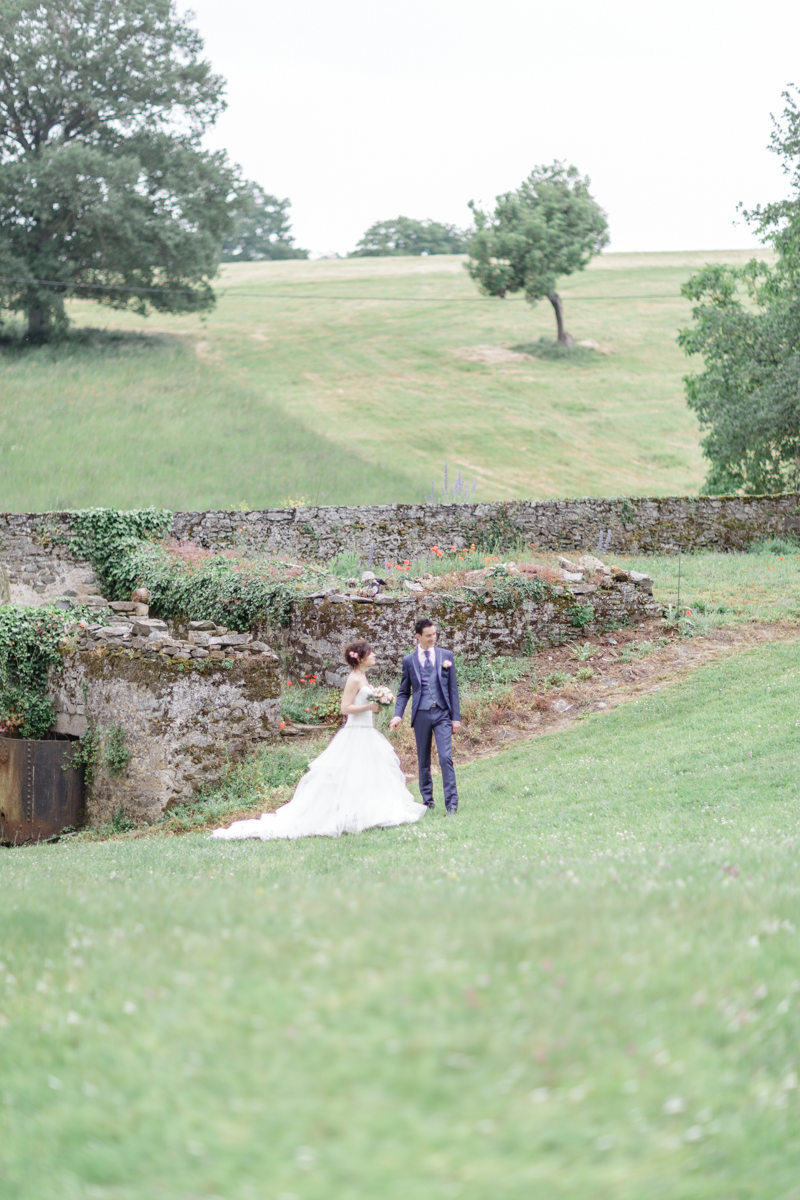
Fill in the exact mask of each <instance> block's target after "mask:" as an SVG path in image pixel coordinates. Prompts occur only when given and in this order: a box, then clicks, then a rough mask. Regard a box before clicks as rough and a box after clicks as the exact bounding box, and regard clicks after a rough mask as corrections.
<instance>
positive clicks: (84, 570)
mask: <svg viewBox="0 0 800 1200" xmlns="http://www.w3.org/2000/svg"><path fill="white" fill-rule="evenodd" d="M172 532H173V534H174V536H175V537H177V538H181V539H191V540H193V541H196V542H198V543H199V544H200V545H202V546H204V547H207V548H209V549H212V550H223V549H229V548H230V547H231V546H236V547H238V548H239V549H241V550H242V551H244V552H252V553H258V554H263V553H269V552H271V551H273V550H275V551H276V552H279V553H281V554H288V555H297V556H298V557H304V558H306V557H312V558H320V559H323V560H326V559H330V558H333V557H334V556H335V555H336V554H338V553H339V552H340V551H341V550H348V549H352V550H356V551H357V552H358V553H360V554H362V555H364V556H366V555H368V554H369V552H370V549H371V550H372V552H373V554H374V555H375V558H376V561H378V562H382V561H383V560H385V559H390V560H394V559H396V558H399V559H401V560H402V559H403V558H412V557H415V556H417V555H420V554H424V553H426V552H428V551H429V550H430V548H431V546H434V545H439V544H441V545H442V546H443V547H449V546H452V545H456V546H459V547H461V546H468V545H470V544H471V543H472V542H475V541H484V542H485V541H487V540H498V541H502V540H506V541H508V542H511V541H513V539H514V538H524V539H525V540H526V541H529V542H530V543H532V544H533V545H535V546H538V547H541V548H543V549H549V550H567V551H570V552H574V551H577V550H594V549H595V548H596V546H597V541H598V537H599V536H600V534H601V533H602V534H603V535H604V550H605V552H606V553H607V554H608V555H612V554H613V553H615V552H616V553H617V554H622V553H631V554H672V553H676V552H677V550H678V548H679V547H680V548H681V549H683V550H684V551H690V550H703V549H707V550H719V551H728V550H743V549H745V548H746V547H747V546H748V545H749V544H750V542H752V541H753V540H755V539H757V538H762V537H769V536H779V535H781V534H785V533H787V532H792V533H800V494H796V493H794V492H791V493H785V494H783V495H777V496H655V497H654V496H639V497H637V496H631V497H618V498H610V499H608V498H594V497H589V498H586V499H578V500H514V501H504V502H498V503H496V504H385V505H364V506H361V507H346V506H337V505H331V506H320V507H310V508H275V509H263V510H257V511H253V512H244V513H242V512H179V513H175V515H174V518H173V523H172ZM72 534H73V529H72V525H71V522H70V514H69V513H65V512H56V513H0V564H2V566H3V567H5V569H6V571H7V573H8V578H9V583H10V587H11V598H12V600H13V601H15V602H17V603H41V601H42V600H44V599H48V598H50V597H52V596H60V595H64V594H67V595H69V594H70V593H75V594H76V595H79V596H80V597H82V598H83V597H85V596H87V595H91V594H93V593H94V592H96V591H97V587H96V581H95V579H94V576H93V573H92V569H91V566H90V565H89V563H87V562H85V561H83V560H81V559H76V558H75V557H73V556H72V555H71V554H70V553H69V550H68V548H67V545H66V543H67V541H68V539H69V538H70V537H71V536H72ZM606 543H607V545H606Z"/></svg>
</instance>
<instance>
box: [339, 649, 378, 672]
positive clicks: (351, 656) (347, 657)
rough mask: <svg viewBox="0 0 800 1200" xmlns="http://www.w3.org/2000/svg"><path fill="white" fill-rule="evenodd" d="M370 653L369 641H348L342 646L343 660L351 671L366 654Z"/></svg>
mask: <svg viewBox="0 0 800 1200" xmlns="http://www.w3.org/2000/svg"><path fill="white" fill-rule="evenodd" d="M371 653H372V646H370V644H369V642H349V643H348V645H346V646H345V648H344V661H345V662H346V663H347V665H348V667H349V668H350V670H351V671H354V670H355V669H356V667H357V666H358V664H359V663H360V662H363V661H364V659H365V658H366V657H367V655H368V654H371Z"/></svg>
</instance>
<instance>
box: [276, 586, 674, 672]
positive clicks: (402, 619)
mask: <svg viewBox="0 0 800 1200" xmlns="http://www.w3.org/2000/svg"><path fill="white" fill-rule="evenodd" d="M641 578H642V582H641V583H640V584H635V583H613V582H610V581H609V582H607V583H604V584H599V585H598V584H594V583H584V584H573V585H571V586H570V587H565V588H557V589H555V591H556V594H554V595H551V596H548V597H547V598H546V599H544V600H542V601H540V602H534V601H525V602H524V603H523V604H521V605H520V606H519V607H515V608H497V607H495V605H494V604H493V603H492V601H491V599H490V598H489V597H488V596H486V597H475V599H458V598H455V597H451V596H447V595H446V594H441V593H439V594H437V593H435V592H431V593H428V594H427V595H425V596H416V595H409V596H407V597H405V596H404V597H403V598H402V599H400V598H397V599H396V598H395V597H390V596H378V597H377V598H376V599H375V600H373V601H372V602H371V603H370V602H364V601H358V600H355V599H353V598H352V597H346V596H342V595H330V596H325V597H320V598H317V599H309V600H303V601H300V602H299V603H297V604H295V606H294V610H293V613H292V619H291V622H290V625H289V627H288V629H287V630H286V631H284V634H283V637H284V639H285V647H286V652H287V658H288V659H289V661H290V662H291V663H293V664H294V669H295V670H298V673H299V672H300V671H302V672H303V673H309V672H318V673H320V674H322V675H323V676H324V678H325V681H326V683H328V684H330V685H331V686H337V685H341V684H342V683H343V682H344V679H345V676H346V674H347V669H346V667H345V665H344V663H343V662H342V650H343V648H344V646H345V645H346V644H347V643H348V642H352V641H356V640H358V639H361V638H363V639H364V640H365V641H368V642H370V643H371V644H372V645H373V646H374V648H375V651H376V655H377V658H378V671H377V674H381V673H382V674H383V677H385V678H387V679H388V678H389V677H392V676H394V675H395V674H396V672H397V671H398V670H399V668H400V664H401V662H402V658H403V655H404V654H407V653H408V652H409V650H410V648H411V647H412V646H413V644H414V623H415V622H416V620H417V619H418V618H419V617H422V616H425V617H430V618H431V620H433V621H435V622H436V623H437V625H438V626H439V638H438V640H439V643H440V644H441V645H442V646H446V647H447V649H448V650H452V651H453V652H454V653H455V654H460V655H463V656H464V657H465V658H467V659H477V658H480V657H482V656H484V655H485V656H487V657H492V656H493V655H521V654H528V653H531V651H532V650H533V649H534V647H535V646H536V644H537V643H551V644H552V643H556V644H558V643H561V642H563V641H567V640H572V639H575V638H578V637H579V636H580V635H581V634H587V633H596V632H599V631H600V630H601V629H607V628H608V627H609V625H611V626H612V627H617V626H616V625H615V623H617V622H618V623H619V624H623V623H624V624H638V623H639V622H641V621H645V620H647V619H648V618H649V617H654V616H658V615H660V613H661V606H660V605H659V604H657V603H655V602H654V600H653V596H652V585H651V582H650V580H649V579H647V577H641ZM589 608H591V614H592V615H591V619H590V620H589V621H588V623H586V624H583V623H580V624H576V622H575V617H576V615H578V616H579V618H580V620H581V622H582V621H583V620H585V618H586V616H588V613H587V609H589Z"/></svg>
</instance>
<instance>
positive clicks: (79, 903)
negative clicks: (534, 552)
mask: <svg viewBox="0 0 800 1200" xmlns="http://www.w3.org/2000/svg"><path fill="white" fill-rule="evenodd" d="M799 681H800V647H798V644H797V643H795V644H783V645H774V646H771V647H766V648H763V649H760V650H758V651H757V652H752V653H747V654H743V655H740V656H739V657H736V658H730V659H728V660H726V661H724V662H719V663H716V664H714V665H713V666H709V667H707V668H704V669H703V670H701V671H699V672H698V673H697V674H696V675H695V676H694V677H693V678H692V679H690V680H689V682H688V683H685V684H683V685H682V686H681V687H680V688H677V687H665V688H664V689H662V690H661V691H659V692H657V693H653V694H652V695H650V696H647V697H645V698H643V699H642V700H641V701H640V702H639V703H634V704H630V705H628V706H626V707H623V708H619V709H617V710H616V711H614V712H613V713H610V714H608V715H602V716H600V715H598V716H594V717H591V718H590V719H588V720H587V721H585V722H584V723H583V724H581V725H579V726H577V727H575V728H573V729H572V730H570V731H567V732H563V733H560V734H556V735H553V736H551V737H548V738H542V739H539V740H538V741H537V742H534V743H528V744H526V745H523V746H520V747H518V748H516V749H514V750H511V751H507V752H506V753H504V754H503V755H502V756H500V757H498V758H495V759H493V760H491V761H486V760H484V761H482V762H479V763H475V764H473V765H472V766H470V767H469V768H466V769H464V770H462V772H461V794H462V804H461V811H460V813H459V816H458V818H457V819H456V820H454V821H445V820H444V818H443V816H442V814H441V807H440V808H439V810H438V811H437V812H436V813H435V814H434V815H433V816H426V818H425V820H424V821H423V823H422V824H421V825H420V826H417V827H414V828H412V829H406V830H383V831H381V830H374V831H371V832H369V833H366V834H363V835H361V836H360V837H357V838H349V837H343V838H342V839H341V840H340V841H334V842H331V841H328V840H325V839H319V840H308V841H304V842H299V843H295V844H273V845H269V844H267V845H265V844H262V843H255V844H254V843H242V844H236V843H223V844H220V843H212V842H209V841H206V840H205V839H203V838H202V837H200V836H197V835H188V836H185V837H183V838H175V837H171V838H167V837H163V836H161V837H156V836H152V835H151V836H149V837H144V838H138V839H137V838H135V837H133V836H130V835H129V836H127V837H123V838H122V839H121V840H119V841H111V842H95V843H92V842H64V843H61V844H59V845H55V846H40V847H36V848H29V849H22V850H16V851H14V850H3V851H0V856H2V859H3V862H2V866H3V877H4V895H5V897H6V904H5V914H4V915H5V920H4V927H3V934H2V955H0V957H2V963H3V970H2V976H3V991H4V993H5V994H4V996H3V998H2V1001H1V1002H0V1009H1V1010H2V1017H1V1018H0V1054H2V1060H3V1079H2V1100H3V1103H2V1104H1V1105H0V1134H1V1135H2V1136H0V1178H2V1180H3V1186H2V1193H3V1196H4V1198H6V1197H7V1198H8V1200H64V1198H74V1200H78V1197H84V1196H94V1197H106V1198H107V1200H150V1198H151V1197H154V1196H159V1197H163V1198H164V1200H183V1198H184V1197H187V1196H193V1197H194V1196H198V1197H199V1196H205V1197H211V1196H214V1197H217V1196H219V1197H225V1200H261V1198H262V1197H273V1196H279V1197H281V1196H282V1197H286V1200H288V1198H289V1197H292V1198H294V1197H299V1198H301V1200H331V1198H332V1197H336V1198H337V1200H338V1198H339V1197H341V1198H343V1200H344V1198H347V1200H373V1198H374V1197H377V1196H380V1197H385V1198H386V1200H431V1198H432V1197H439V1196H441V1197H462V1200H529V1198H530V1197H531V1196H540V1195H541V1196H546V1197H547V1198H548V1200H551V1198H552V1200H562V1198H563V1200H575V1197H579V1196H591V1197H592V1200H612V1198H613V1200H642V1198H643V1197H650V1196H659V1197H664V1198H665V1200H720V1198H721V1197H725V1198H726V1200H763V1198H764V1197H789V1196H791V1195H793V1194H794V1191H795V1190H796V1185H797V1179H798V1175H799V1173H800V1140H799V1139H798V1132H797V1131H798V1070H800V1051H799V1050H798V1047H799V1046H800V1010H799V1009H798V995H799V994H800V980H798V968H797V938H798V933H797V930H798V928H800V900H799V899H798V852H797V835H798V820H797V817H798V813H797V801H798V782H797V771H796V760H797V750H798V730H797V722H796V713H797V705H798V698H799V696H800V687H799Z"/></svg>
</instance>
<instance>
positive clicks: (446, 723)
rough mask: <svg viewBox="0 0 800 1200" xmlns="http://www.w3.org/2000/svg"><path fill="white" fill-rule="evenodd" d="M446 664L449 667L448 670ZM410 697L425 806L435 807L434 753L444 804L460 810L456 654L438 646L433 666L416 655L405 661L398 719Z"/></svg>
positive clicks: (399, 692)
mask: <svg viewBox="0 0 800 1200" xmlns="http://www.w3.org/2000/svg"><path fill="white" fill-rule="evenodd" d="M445 663H449V664H450V665H449V666H447V667H445V665H444V664H445ZM409 696H410V697H411V727H412V729H413V730H414V737H415V738H416V741H417V759H418V762H419V790H420V793H421V795H422V801H423V803H424V804H428V805H431V806H432V805H433V777H432V776H431V750H432V747H433V739H434V738H436V751H437V753H438V755H439V766H440V768H441V771H442V784H443V786H444V803H445V807H446V808H447V810H448V812H455V811H456V809H457V808H458V789H457V787H456V772H455V768H454V766H453V721H460V720H461V711H460V708H459V698H458V683H457V681H456V668H455V663H454V660H453V654H452V652H451V651H449V650H442V649H440V648H439V647H438V646H436V647H434V648H432V649H431V651H430V662H429V664H428V665H427V668H426V667H425V666H421V665H420V661H419V658H418V656H417V653H416V651H415V652H414V653H413V654H407V655H406V657H405V658H404V659H403V678H402V680H401V683H400V689H399V691H398V693H397V703H396V704H395V710H394V711H395V716H397V717H402V715H403V713H404V712H405V708H406V705H407V703H408V700H409Z"/></svg>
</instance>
